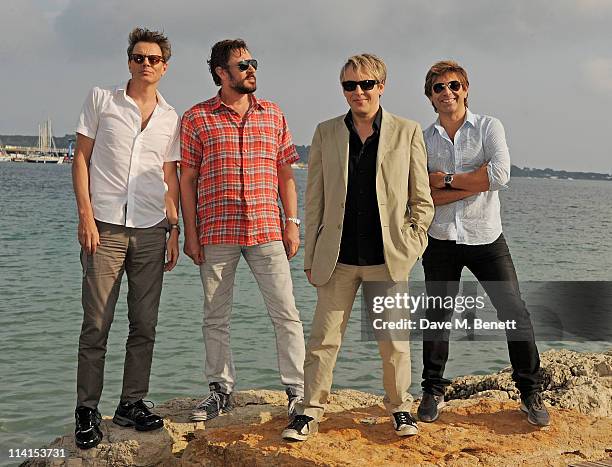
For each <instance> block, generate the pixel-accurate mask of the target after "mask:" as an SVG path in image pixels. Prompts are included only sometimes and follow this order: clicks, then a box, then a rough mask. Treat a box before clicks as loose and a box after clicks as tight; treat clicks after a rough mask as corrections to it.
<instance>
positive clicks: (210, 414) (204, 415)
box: [190, 383, 234, 422]
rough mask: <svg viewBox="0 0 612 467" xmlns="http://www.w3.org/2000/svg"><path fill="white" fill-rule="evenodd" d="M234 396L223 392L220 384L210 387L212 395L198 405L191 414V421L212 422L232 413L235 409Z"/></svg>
mask: <svg viewBox="0 0 612 467" xmlns="http://www.w3.org/2000/svg"><path fill="white" fill-rule="evenodd" d="M233 408H234V407H233V405H232V395H231V394H226V393H224V392H222V391H221V386H220V385H219V384H218V383H212V384H211V385H210V394H209V395H208V397H207V398H206V399H204V400H203V401H201V402H200V403H199V404H198V405H196V407H195V409H193V411H192V412H191V417H190V418H191V420H193V421H194V422H204V421H206V420H212V419H213V418H216V417H218V416H219V415H221V414H224V413H228V412H231V410H232V409H233Z"/></svg>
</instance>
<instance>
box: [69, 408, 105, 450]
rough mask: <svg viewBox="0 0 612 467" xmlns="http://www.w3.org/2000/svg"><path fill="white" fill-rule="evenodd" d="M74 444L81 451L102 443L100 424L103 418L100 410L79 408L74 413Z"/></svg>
mask: <svg viewBox="0 0 612 467" xmlns="http://www.w3.org/2000/svg"><path fill="white" fill-rule="evenodd" d="M74 418H75V422H76V423H75V427H74V443H75V444H76V445H77V446H78V447H79V448H81V449H91V448H94V447H96V446H97V445H98V444H100V441H102V431H100V422H101V421H102V416H101V415H100V412H98V410H97V409H96V410H94V409H90V408H89V407H82V406H81V407H77V408H76V410H75V411H74Z"/></svg>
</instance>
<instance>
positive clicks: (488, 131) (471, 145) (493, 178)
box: [423, 110, 510, 245]
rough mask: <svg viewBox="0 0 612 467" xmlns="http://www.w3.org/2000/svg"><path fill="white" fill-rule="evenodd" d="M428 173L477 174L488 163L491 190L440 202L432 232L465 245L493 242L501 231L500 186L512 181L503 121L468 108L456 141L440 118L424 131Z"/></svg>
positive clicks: (430, 232)
mask: <svg viewBox="0 0 612 467" xmlns="http://www.w3.org/2000/svg"><path fill="white" fill-rule="evenodd" d="M423 135H424V138H425V144H426V145H427V168H428V170H429V172H445V173H451V174H455V173H465V172H472V171H474V170H476V169H477V168H478V167H480V166H482V165H483V164H484V163H485V162H487V161H488V162H489V165H488V168H487V173H488V175H489V185H490V188H489V191H486V192H484V193H478V194H476V195H474V196H470V197H468V198H464V199H462V200H459V201H455V202H454V203H449V204H444V205H441V206H436V212H435V215H434V220H433V222H432V224H431V227H430V228H429V235H431V236H432V237H433V238H436V239H438V240H455V241H456V242H457V243H459V244H465V245H485V244H488V243H492V242H493V241H495V240H496V239H497V237H499V236H500V235H501V233H502V223H501V213H500V204H499V195H498V190H500V189H505V188H507V186H506V184H507V183H508V181H509V180H510V154H509V152H508V146H507V145H506V135H505V132H504V127H503V126H502V124H501V122H500V121H499V120H498V119H496V118H493V117H489V116H487V115H477V114H473V113H472V112H470V111H469V110H468V111H467V114H466V118H465V121H464V122H463V125H462V126H461V128H459V130H458V131H457V133H456V134H455V141H454V142H453V141H451V139H450V138H449V136H448V134H447V133H446V130H445V129H444V127H442V125H440V119H438V120H437V121H436V122H435V123H433V124H432V125H431V126H429V127H428V128H427V129H426V130H425V131H424V132H423Z"/></svg>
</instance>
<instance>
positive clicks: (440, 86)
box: [433, 81, 461, 94]
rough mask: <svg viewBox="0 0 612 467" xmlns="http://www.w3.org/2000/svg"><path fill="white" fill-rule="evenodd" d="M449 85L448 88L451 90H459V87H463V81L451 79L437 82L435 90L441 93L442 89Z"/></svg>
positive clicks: (434, 86)
mask: <svg viewBox="0 0 612 467" xmlns="http://www.w3.org/2000/svg"><path fill="white" fill-rule="evenodd" d="M447 86H448V89H450V90H451V91H455V92H457V91H459V89H461V82H460V81H449V82H448V83H436V84H434V85H433V92H435V93H436V94H440V93H441V92H442V91H444V88H445V87H447Z"/></svg>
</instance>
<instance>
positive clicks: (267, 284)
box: [200, 241, 305, 396]
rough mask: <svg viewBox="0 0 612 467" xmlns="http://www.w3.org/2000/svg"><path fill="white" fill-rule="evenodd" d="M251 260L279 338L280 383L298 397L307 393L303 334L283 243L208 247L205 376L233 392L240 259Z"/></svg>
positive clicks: (202, 272)
mask: <svg viewBox="0 0 612 467" xmlns="http://www.w3.org/2000/svg"><path fill="white" fill-rule="evenodd" d="M241 255H243V256H244V258H245V259H246V261H247V263H248V265H249V267H250V268H251V272H252V273H253V275H254V276H255V279H256V280H257V284H258V285H259V290H260V291H261V293H262V295H263V299H264V303H265V304H266V308H267V309H268V314H269V315H270V318H271V319H272V324H273V326H274V331H275V333H276V352H277V356H278V367H279V370H280V376H281V382H282V383H283V384H284V385H285V386H287V388H289V390H290V391H291V392H292V393H293V394H296V395H299V396H302V395H303V393H304V353H305V347H304V330H303V328H302V322H301V321H300V314H299V312H298V310H297V308H296V306H295V299H294V297H293V283H292V281H291V272H290V270H289V261H288V260H287V256H286V254H285V248H284V247H283V243H282V242H281V241H274V242H269V243H263V244H260V245H253V246H240V245H227V244H223V245H204V256H205V261H204V263H203V264H201V265H200V276H201V278H202V285H203V287H204V321H203V325H202V334H203V335H204V347H205V349H206V362H205V374H206V378H207V379H208V382H209V384H210V383H219V385H220V386H221V387H222V389H223V390H224V392H228V393H229V392H232V391H233V390H234V384H235V381H236V370H235V368H234V361H233V358H232V351H231V348H230V314H231V311H232V300H233V291H234V278H235V276H236V267H237V266H238V261H239V260H240V256H241Z"/></svg>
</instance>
